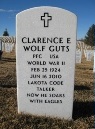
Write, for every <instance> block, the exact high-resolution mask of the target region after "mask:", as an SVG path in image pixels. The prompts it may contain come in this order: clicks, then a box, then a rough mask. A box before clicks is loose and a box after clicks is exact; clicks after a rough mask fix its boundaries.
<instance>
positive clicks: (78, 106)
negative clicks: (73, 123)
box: [73, 102, 95, 120]
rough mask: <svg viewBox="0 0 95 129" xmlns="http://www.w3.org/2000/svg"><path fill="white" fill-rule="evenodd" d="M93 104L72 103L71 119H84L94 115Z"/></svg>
mask: <svg viewBox="0 0 95 129" xmlns="http://www.w3.org/2000/svg"><path fill="white" fill-rule="evenodd" d="M94 105H95V103H94V102H74V106H73V119H74V120H76V119H78V118H86V117H91V116H92V115H94Z"/></svg>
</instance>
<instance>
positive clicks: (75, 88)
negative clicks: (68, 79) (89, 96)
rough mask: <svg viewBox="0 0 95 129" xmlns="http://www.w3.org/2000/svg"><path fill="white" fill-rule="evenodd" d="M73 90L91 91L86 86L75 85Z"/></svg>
mask: <svg viewBox="0 0 95 129" xmlns="http://www.w3.org/2000/svg"><path fill="white" fill-rule="evenodd" d="M74 90H91V89H90V87H88V86H83V85H75V86H74Z"/></svg>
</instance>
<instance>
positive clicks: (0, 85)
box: [0, 84, 17, 88]
mask: <svg viewBox="0 0 95 129" xmlns="http://www.w3.org/2000/svg"><path fill="white" fill-rule="evenodd" d="M0 87H2V88H16V87H17V86H16V85H15V84H14V85H10V84H9V85H7V84H6V85H2V84H0Z"/></svg>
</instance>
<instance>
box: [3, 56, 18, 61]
mask: <svg viewBox="0 0 95 129" xmlns="http://www.w3.org/2000/svg"><path fill="white" fill-rule="evenodd" d="M1 61H2V62H16V59H15V58H5V57H3V58H2V60H1Z"/></svg>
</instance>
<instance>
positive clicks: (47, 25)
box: [41, 13, 52, 27]
mask: <svg viewBox="0 0 95 129" xmlns="http://www.w3.org/2000/svg"><path fill="white" fill-rule="evenodd" d="M41 20H43V21H44V27H49V21H50V20H52V16H49V13H44V16H41Z"/></svg>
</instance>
